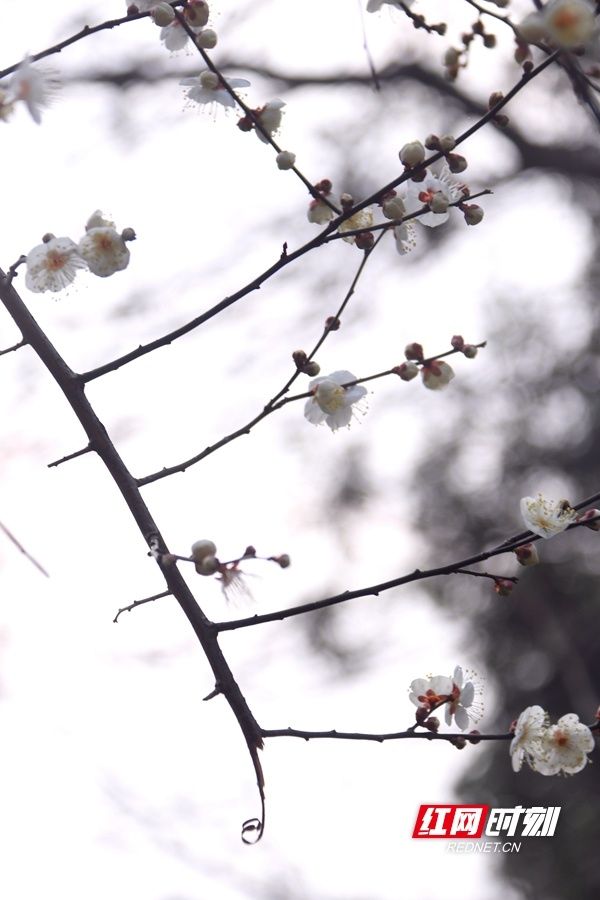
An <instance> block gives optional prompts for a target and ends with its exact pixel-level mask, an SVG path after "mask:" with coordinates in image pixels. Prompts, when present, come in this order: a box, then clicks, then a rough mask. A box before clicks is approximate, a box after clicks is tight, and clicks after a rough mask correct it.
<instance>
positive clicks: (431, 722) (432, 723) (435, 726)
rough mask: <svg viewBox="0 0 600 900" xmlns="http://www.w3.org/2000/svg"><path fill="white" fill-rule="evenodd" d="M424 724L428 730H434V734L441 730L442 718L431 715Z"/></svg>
mask: <svg viewBox="0 0 600 900" xmlns="http://www.w3.org/2000/svg"><path fill="white" fill-rule="evenodd" d="M423 725H424V726H425V728H427V730H428V731H433V733H434V734H437V732H438V731H439V730H440V720H439V719H438V718H437V716H430V717H429V718H428V719H426V720H425V722H423Z"/></svg>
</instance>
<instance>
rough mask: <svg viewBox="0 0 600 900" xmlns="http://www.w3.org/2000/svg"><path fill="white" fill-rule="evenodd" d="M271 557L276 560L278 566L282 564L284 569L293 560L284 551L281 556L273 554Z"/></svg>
mask: <svg viewBox="0 0 600 900" xmlns="http://www.w3.org/2000/svg"><path fill="white" fill-rule="evenodd" d="M271 559H272V560H273V562H276V563H277V565H278V566H281V568H282V569H287V568H288V566H290V565H291V562H292V561H291V559H290V558H289V556H288V554H287V553H282V554H281V555H280V556H272V557H271Z"/></svg>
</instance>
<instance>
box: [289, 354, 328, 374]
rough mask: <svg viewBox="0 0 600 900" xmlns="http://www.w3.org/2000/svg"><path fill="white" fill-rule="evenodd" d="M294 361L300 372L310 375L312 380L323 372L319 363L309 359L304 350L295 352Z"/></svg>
mask: <svg viewBox="0 0 600 900" xmlns="http://www.w3.org/2000/svg"><path fill="white" fill-rule="evenodd" d="M292 359H293V360H294V363H295V364H296V368H297V369H298V371H299V372H302V373H303V374H304V375H309V376H310V377H311V378H314V377H315V375H318V374H319V372H320V371H321V366H320V365H319V363H318V362H315V360H314V359H309V358H308V356H307V355H306V353H305V352H304V350H294V352H293V353H292Z"/></svg>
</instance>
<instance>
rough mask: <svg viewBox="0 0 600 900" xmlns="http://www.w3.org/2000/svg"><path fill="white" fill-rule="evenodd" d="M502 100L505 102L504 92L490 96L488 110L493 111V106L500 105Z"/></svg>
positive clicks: (495, 92) (496, 92)
mask: <svg viewBox="0 0 600 900" xmlns="http://www.w3.org/2000/svg"><path fill="white" fill-rule="evenodd" d="M502 100H504V94H503V93H502V91H494V92H493V93H492V94H490V97H489V100H488V109H491V108H492V106H496V104H497V103H500V102H501V101H502Z"/></svg>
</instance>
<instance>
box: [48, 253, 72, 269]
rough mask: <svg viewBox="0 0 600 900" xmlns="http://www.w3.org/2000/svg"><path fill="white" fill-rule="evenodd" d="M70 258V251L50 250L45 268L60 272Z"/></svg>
mask: <svg viewBox="0 0 600 900" xmlns="http://www.w3.org/2000/svg"><path fill="white" fill-rule="evenodd" d="M68 259H69V254H68V253H60V252H59V251H58V250H49V251H48V253H47V254H46V262H45V263H44V268H45V269H48V271H49V272H58V270H59V269H62V268H64V266H65V265H66V264H67V261H68Z"/></svg>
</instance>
